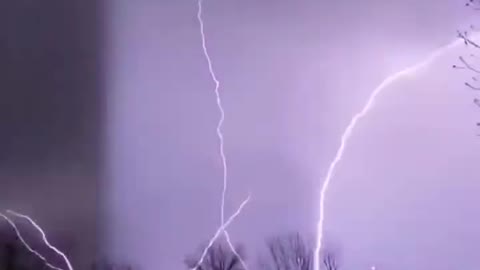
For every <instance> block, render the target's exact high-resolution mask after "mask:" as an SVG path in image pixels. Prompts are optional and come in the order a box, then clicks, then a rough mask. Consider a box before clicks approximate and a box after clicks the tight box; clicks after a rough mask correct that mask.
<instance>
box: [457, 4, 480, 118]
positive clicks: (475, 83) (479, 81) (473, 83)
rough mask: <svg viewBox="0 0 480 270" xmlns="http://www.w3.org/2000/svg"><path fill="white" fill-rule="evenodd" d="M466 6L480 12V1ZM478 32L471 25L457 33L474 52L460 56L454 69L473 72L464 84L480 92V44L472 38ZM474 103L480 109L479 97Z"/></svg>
mask: <svg viewBox="0 0 480 270" xmlns="http://www.w3.org/2000/svg"><path fill="white" fill-rule="evenodd" d="M466 6H467V7H468V8H471V9H473V10H480V0H468V2H467V3H466ZM478 31H479V30H478V29H477V28H476V27H475V26H474V25H470V27H469V29H468V30H464V31H457V34H458V37H459V38H461V39H463V42H464V43H465V45H466V46H468V47H470V48H472V50H473V52H472V53H470V54H469V55H468V56H460V57H459V62H460V63H459V64H456V65H453V68H455V69H464V70H467V71H469V72H471V74H472V76H471V78H470V80H468V81H466V82H464V84H465V86H466V87H468V88H470V89H471V90H473V91H479V92H480V77H479V76H480V61H479V58H478V57H479V56H477V55H476V54H475V52H476V51H477V50H479V49H480V44H479V43H477V42H476V41H474V40H472V39H471V38H470V33H471V32H478ZM473 103H474V104H475V105H476V106H478V108H480V98H479V97H474V98H473ZM477 126H478V127H480V122H477Z"/></svg>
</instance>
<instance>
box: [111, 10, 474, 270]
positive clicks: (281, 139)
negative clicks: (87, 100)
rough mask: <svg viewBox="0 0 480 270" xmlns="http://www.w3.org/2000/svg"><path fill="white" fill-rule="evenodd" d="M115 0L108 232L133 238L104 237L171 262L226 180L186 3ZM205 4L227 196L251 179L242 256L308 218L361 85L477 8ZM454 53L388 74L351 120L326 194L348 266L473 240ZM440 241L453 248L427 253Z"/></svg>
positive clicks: (211, 214) (467, 123) (207, 215)
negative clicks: (368, 107)
mask: <svg viewBox="0 0 480 270" xmlns="http://www.w3.org/2000/svg"><path fill="white" fill-rule="evenodd" d="M113 6H114V8H113V9H112V10H113V12H112V20H111V27H112V28H111V29H112V33H113V34H112V37H111V39H110V42H111V43H110V44H111V46H112V47H111V48H112V49H113V50H112V53H111V56H110V57H111V58H110V59H112V60H111V62H110V66H111V67H113V68H112V69H111V73H110V88H109V89H111V90H110V98H109V100H110V103H109V104H110V105H111V111H110V117H111V118H109V119H110V120H111V126H110V133H109V134H110V136H111V137H109V138H110V139H111V144H110V153H111V155H110V156H111V164H112V165H111V166H112V167H111V170H110V171H111V183H112V185H113V187H112V194H114V195H112V200H111V202H112V205H114V206H113V208H114V209H117V210H116V211H117V212H115V213H113V219H112V223H113V224H115V225H114V226H113V228H114V232H113V234H114V235H115V236H117V237H116V239H115V240H114V242H113V243H114V244H113V246H116V247H119V246H123V245H125V244H126V246H127V247H128V248H123V247H119V248H114V251H113V252H114V253H116V254H119V255H121V256H126V257H127V258H131V260H141V261H142V262H141V264H142V265H144V266H145V267H147V268H148V267H151V266H152V265H155V266H158V267H160V268H172V267H173V268H179V267H182V266H181V260H182V258H183V256H184V254H186V253H189V252H192V251H194V250H195V249H196V247H197V246H198V245H199V244H200V243H201V242H202V241H206V240H207V239H208V238H209V237H210V236H211V235H212V234H213V233H214V230H215V228H216V226H217V225H218V220H219V216H218V215H219V201H220V192H221V187H222V186H221V185H222V182H221V163H220V159H219V156H218V146H217V141H216V135H215V126H216V121H218V112H217V108H216V105H215V100H214V93H213V86H214V85H213V83H212V81H211V80H210V78H209V75H208V70H207V66H206V62H205V60H204V58H203V55H202V51H201V47H200V36H199V32H198V25H197V23H196V20H195V19H196V18H195V14H196V5H194V4H192V3H186V2H182V3H175V4H174V3H172V2H168V3H164V2H152V1H141V2H138V3H137V2H136V3H135V4H132V3H130V2H127V1H124V2H121V3H120V2H116V4H115V5H113ZM204 8H205V9H204V11H205V12H204V18H205V27H206V34H207V38H208V46H209V49H210V54H211V56H212V60H213V62H214V68H215V70H216V72H217V75H218V78H219V79H220V81H221V92H222V98H223V103H224V107H225V110H226V122H225V125H224V133H225V140H226V152H227V158H228V163H229V171H230V179H229V192H228V200H227V211H228V212H231V211H233V210H234V209H235V207H237V205H238V204H239V203H240V201H241V200H242V199H243V198H244V197H245V196H246V194H247V192H248V191H251V192H252V197H253V198H252V201H251V204H250V205H249V206H247V207H246V208H245V211H244V213H243V214H242V215H240V216H239V218H238V220H237V221H236V222H235V223H234V225H232V226H231V229H230V231H231V234H232V238H233V239H234V241H237V242H243V243H245V244H247V246H248V247H249V248H250V249H249V250H250V252H251V257H253V258H252V259H251V262H252V263H253V265H254V264H255V258H254V256H255V255H254V254H255V252H256V251H258V250H261V248H262V243H263V241H264V238H265V237H266V236H270V235H273V234H276V233H281V232H286V231H291V230H295V231H297V230H298V231H301V232H303V233H305V234H306V235H307V236H312V235H313V233H314V226H315V221H316V216H317V198H316V197H315V196H316V195H317V190H318V188H319V185H320V182H319V180H320V179H321V177H322V176H323V175H324V173H325V170H326V166H327V165H328V162H329V161H330V159H331V158H332V156H333V154H334V151H335V150H336V147H338V143H339V142H338V137H339V135H340V133H341V132H342V130H343V128H344V127H345V126H346V124H347V121H348V120H349V117H350V116H351V115H352V114H353V113H354V112H356V111H357V110H358V109H360V106H362V105H363V102H365V99H366V98H367V95H368V94H369V92H370V91H372V90H373V88H375V86H376V85H377V84H379V83H380V82H381V80H382V79H383V78H384V77H385V76H387V75H388V74H389V73H390V72H392V71H395V70H399V69H401V68H402V67H405V66H407V65H409V64H413V63H415V61H417V60H420V59H422V58H423V57H425V56H426V55H427V54H428V53H429V52H430V51H431V50H433V49H435V48H438V47H440V46H442V45H445V44H447V43H448V42H450V41H451V40H452V39H453V38H454V36H455V30H456V29H457V28H458V27H461V26H464V25H467V24H468V23H470V22H471V20H468V18H469V16H471V15H470V14H469V13H468V12H467V11H465V10H464V8H463V4H462V3H459V2H456V1H443V2H442V1H440V2H438V1H436V2H435V3H433V2H427V1H424V2H422V3H419V1H402V2H398V1H367V2H365V1H363V2H362V3H353V2H351V3H345V2H344V1H343V2H340V1H336V2H332V1H331V2H328V3H327V2H321V1H302V2H301V3H299V2H298V1H295V2H294V1H277V2H275V3H273V2H271V3H269V2H263V3H261V4H260V3H258V2H257V1H242V2H221V1H206V3H205V5H204ZM457 53H460V51H457V52H452V53H451V54H449V55H447V56H446V57H445V58H443V59H441V60H440V61H438V62H436V63H435V65H434V66H432V67H431V68H428V69H427V70H424V71H423V72H422V73H421V74H418V75H417V76H415V77H412V78H411V79H409V80H406V81H401V82H399V83H397V84H395V85H392V87H391V89H390V90H389V91H388V94H385V96H384V97H382V98H381V99H380V100H381V102H380V104H379V105H378V107H377V108H376V109H375V110H374V111H373V115H372V117H371V118H369V120H367V121H366V122H365V123H364V124H361V125H360V126H361V127H360V128H359V130H358V131H357V132H358V134H357V135H355V136H354V138H353V140H352V143H351V148H350V149H349V150H348V153H347V154H346V158H345V160H344V162H343V163H342V164H341V165H340V166H339V169H338V170H339V172H338V174H337V176H336V177H335V179H334V183H333V184H332V192H331V193H330V194H329V197H330V199H329V202H328V206H327V219H328V220H327V223H326V226H327V229H328V232H327V237H328V238H329V239H330V240H331V242H333V243H335V244H336V245H339V246H341V247H342V248H341V249H342V250H343V252H342V253H343V256H344V262H343V263H344V265H345V266H346V267H347V266H349V267H356V268H366V267H369V265H371V264H378V267H379V268H380V267H382V266H383V265H385V267H388V268H395V269H397V268H398V269H400V268H404V267H417V268H418V269H422V268H425V267H427V266H428V267H436V268H441V269H447V268H449V267H450V266H452V265H457V264H458V258H459V257H462V256H463V257H462V260H461V261H462V263H465V265H469V264H471V263H473V262H474V257H473V256H472V254H473V253H469V251H466V250H470V251H472V252H473V250H474V249H473V244H474V243H475V242H477V240H478V239H477V238H478V235H479V234H478V231H476V230H473V229H472V228H474V227H475V226H473V225H472V224H474V223H475V222H478V221H476V220H472V213H473V212H472V211H475V208H474V201H475V200H476V199H475V194H476V192H478V189H479V185H478V182H475V181H474V180H475V175H474V174H473V172H474V161H475V160H476V159H478V153H479V152H478V143H476V141H475V139H474V135H472V134H474V132H475V131H474V129H473V125H472V123H473V119H474V110H473V109H472V108H471V106H470V105H471V100H470V95H469V94H468V93H467V91H464V90H463V89H462V87H461V84H462V79H463V77H462V76H459V75H455V74H453V72H452V70H451V69H450V66H451V64H452V62H454V61H455V59H456V56H457ZM447 75H448V77H447ZM454 175H460V176H459V177H456V176H455V178H458V179H456V180H455V181H452V177H454ZM133 179H135V180H133ZM459 194H461V195H459ZM444 198H449V200H450V201H449V202H445V201H442V200H443V199H444ZM453 216H454V217H455V218H456V219H457V220H463V221H462V222H460V221H457V222H453V221H449V218H448V217H453ZM475 224H477V223H475ZM447 232H450V233H448V234H444V233H447ZM452 232H456V233H452ZM475 237H477V238H475ZM166 243H168V244H166ZM442 246H443V247H442ZM133 250H141V252H134V251H133ZM445 254H449V255H452V254H455V256H453V255H452V257H453V258H454V259H452V260H450V261H448V260H447V261H445V259H443V260H436V258H438V257H439V256H442V258H443V256H444V255H445ZM427 263H428V264H427Z"/></svg>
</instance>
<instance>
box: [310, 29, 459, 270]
mask: <svg viewBox="0 0 480 270" xmlns="http://www.w3.org/2000/svg"><path fill="white" fill-rule="evenodd" d="M462 42H464V40H463V39H458V40H455V41H453V42H451V43H450V44H448V45H446V46H444V47H441V48H439V49H437V50H436V51H434V52H433V53H432V54H431V55H430V56H429V57H428V58H426V59H425V60H424V61H422V62H420V63H418V64H416V65H414V66H411V67H408V68H406V69H404V70H402V71H400V72H397V73H395V74H393V75H390V76H389V77H387V78H386V79H385V80H384V81H383V82H382V83H381V84H380V85H379V86H377V88H375V89H374V90H373V92H372V93H371V94H370V97H369V98H368V100H367V103H366V104H365V105H364V107H363V108H362V110H361V111H360V112H359V113H357V114H355V115H354V116H353V118H352V119H351V120H350V123H349V124H348V126H347V128H346V129H345V131H344V132H343V134H342V137H341V140H340V147H339V148H338V150H337V152H336V154H335V156H334V158H333V160H332V162H331V163H330V166H329V167H328V171H327V174H326V177H325V179H324V181H323V184H322V186H321V189H320V199H319V204H320V209H319V212H320V215H319V219H318V223H317V241H316V247H315V253H314V261H313V269H314V270H320V263H321V262H320V260H321V258H320V252H321V249H322V240H323V223H324V219H325V198H326V197H325V196H326V193H327V191H328V187H329V185H330V182H331V180H332V177H333V176H334V173H335V168H336V167H337V165H338V163H339V162H340V161H341V160H342V157H343V153H344V151H345V148H346V146H347V143H348V140H349V139H350V136H351V135H352V132H353V130H354V128H355V127H356V125H357V123H358V121H359V120H360V119H362V118H363V117H365V116H366V115H367V113H368V112H369V111H370V109H371V108H372V107H373V105H374V103H375V100H376V98H377V96H378V95H379V94H380V93H381V92H382V91H383V90H385V89H386V87H387V86H389V85H390V84H392V83H393V82H395V81H397V80H399V79H401V78H404V77H405V76H408V75H410V74H413V73H416V72H417V71H418V70H420V69H421V68H423V67H425V66H427V65H428V64H430V63H431V62H433V60H435V59H436V58H438V57H439V56H441V55H442V54H443V53H444V52H445V51H447V50H449V49H451V48H453V47H455V46H457V45H459V44H461V43H462Z"/></svg>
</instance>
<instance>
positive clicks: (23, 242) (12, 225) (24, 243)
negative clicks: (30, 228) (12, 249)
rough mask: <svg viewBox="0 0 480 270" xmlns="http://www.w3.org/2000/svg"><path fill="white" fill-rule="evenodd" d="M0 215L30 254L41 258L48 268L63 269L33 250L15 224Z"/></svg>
mask: <svg viewBox="0 0 480 270" xmlns="http://www.w3.org/2000/svg"><path fill="white" fill-rule="evenodd" d="M0 217H2V218H3V219H5V220H6V221H7V222H8V224H10V226H11V227H12V228H13V230H14V231H15V234H16V235H17V237H18V239H19V240H20V242H22V244H23V246H24V247H25V248H26V249H27V250H28V251H30V252H31V253H32V254H34V255H35V256H37V257H38V258H39V259H40V260H42V261H43V262H44V263H45V265H46V266H48V267H49V268H51V269H54V270H64V269H62V268H58V267H56V266H54V265H52V264H50V263H49V262H48V261H47V259H46V258H45V257H44V256H42V254H40V253H39V252H37V251H36V250H34V249H33V248H32V247H31V246H30V245H29V244H28V243H27V242H26V241H25V239H23V237H22V234H21V233H20V231H19V230H18V228H17V226H16V225H15V223H14V222H13V221H12V220H11V219H10V218H8V217H7V216H6V215H4V214H2V213H0Z"/></svg>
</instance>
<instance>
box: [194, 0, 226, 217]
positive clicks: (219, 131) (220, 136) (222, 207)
mask: <svg viewBox="0 0 480 270" xmlns="http://www.w3.org/2000/svg"><path fill="white" fill-rule="evenodd" d="M202 2H203V0H198V12H197V19H198V23H199V25H200V35H201V37H202V49H203V54H204V56H205V59H206V60H207V63H208V71H209V72H210V77H211V78H212V80H213V82H214V83H215V89H214V92H215V96H216V101H217V107H218V110H219V111H220V119H219V121H218V124H217V136H218V140H219V141H220V156H221V158H222V165H223V190H222V202H221V205H220V224H223V223H224V221H225V194H226V192H227V158H226V156H225V150H224V139H223V133H222V125H223V121H224V120H225V111H224V110H223V106H222V99H221V98H220V92H219V88H220V81H219V80H218V79H217V76H216V75H215V71H214V70H213V64H212V60H211V58H210V54H209V53H208V49H207V41H206V36H205V29H204V28H205V27H204V24H203V19H202Z"/></svg>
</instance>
